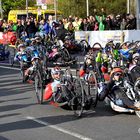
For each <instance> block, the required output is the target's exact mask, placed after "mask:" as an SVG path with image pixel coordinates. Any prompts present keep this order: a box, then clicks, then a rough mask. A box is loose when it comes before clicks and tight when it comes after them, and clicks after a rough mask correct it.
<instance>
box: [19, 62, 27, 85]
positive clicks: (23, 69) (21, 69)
mask: <svg viewBox="0 0 140 140" xmlns="http://www.w3.org/2000/svg"><path fill="white" fill-rule="evenodd" d="M25 70H26V69H25V67H24V64H23V62H21V63H20V74H21V80H22V83H25Z"/></svg>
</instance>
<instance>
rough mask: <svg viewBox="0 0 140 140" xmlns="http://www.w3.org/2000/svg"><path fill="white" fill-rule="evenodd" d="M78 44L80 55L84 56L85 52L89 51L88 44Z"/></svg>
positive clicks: (82, 42) (82, 41)
mask: <svg viewBox="0 0 140 140" xmlns="http://www.w3.org/2000/svg"><path fill="white" fill-rule="evenodd" d="M79 44H80V47H81V53H82V54H83V55H85V54H86V52H87V51H88V49H89V44H88V42H87V41H86V40H81V41H80V42H79Z"/></svg>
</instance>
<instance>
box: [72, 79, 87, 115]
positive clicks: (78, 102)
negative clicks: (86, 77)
mask: <svg viewBox="0 0 140 140" xmlns="http://www.w3.org/2000/svg"><path fill="white" fill-rule="evenodd" d="M74 84H75V89H74V92H75V97H74V98H73V99H72V110H73V111H74V114H75V116H77V117H81V115H82V113H83V110H84V98H85V94H84V89H83V85H82V81H81V79H80V78H79V77H78V78H77V79H75V82H74Z"/></svg>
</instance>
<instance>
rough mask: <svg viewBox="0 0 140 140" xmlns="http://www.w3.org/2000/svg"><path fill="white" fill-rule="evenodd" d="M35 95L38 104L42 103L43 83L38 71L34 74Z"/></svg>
mask: <svg viewBox="0 0 140 140" xmlns="http://www.w3.org/2000/svg"><path fill="white" fill-rule="evenodd" d="M35 93H36V97H37V102H38V104H42V103H43V81H42V76H41V73H40V71H39V70H37V71H36V74H35Z"/></svg>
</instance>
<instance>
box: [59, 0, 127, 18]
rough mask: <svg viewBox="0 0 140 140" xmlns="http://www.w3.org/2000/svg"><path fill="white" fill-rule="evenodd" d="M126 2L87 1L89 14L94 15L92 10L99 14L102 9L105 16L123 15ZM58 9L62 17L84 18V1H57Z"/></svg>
mask: <svg viewBox="0 0 140 140" xmlns="http://www.w3.org/2000/svg"><path fill="white" fill-rule="evenodd" d="M126 2H127V0H89V9H90V11H89V12H90V15H94V9H97V14H100V13H101V8H104V9H105V12H106V14H111V13H112V14H115V15H116V14H123V13H126V8H127V7H126ZM58 8H59V10H61V11H62V12H63V13H64V16H69V15H78V16H80V17H85V16H86V0H58Z"/></svg>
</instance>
